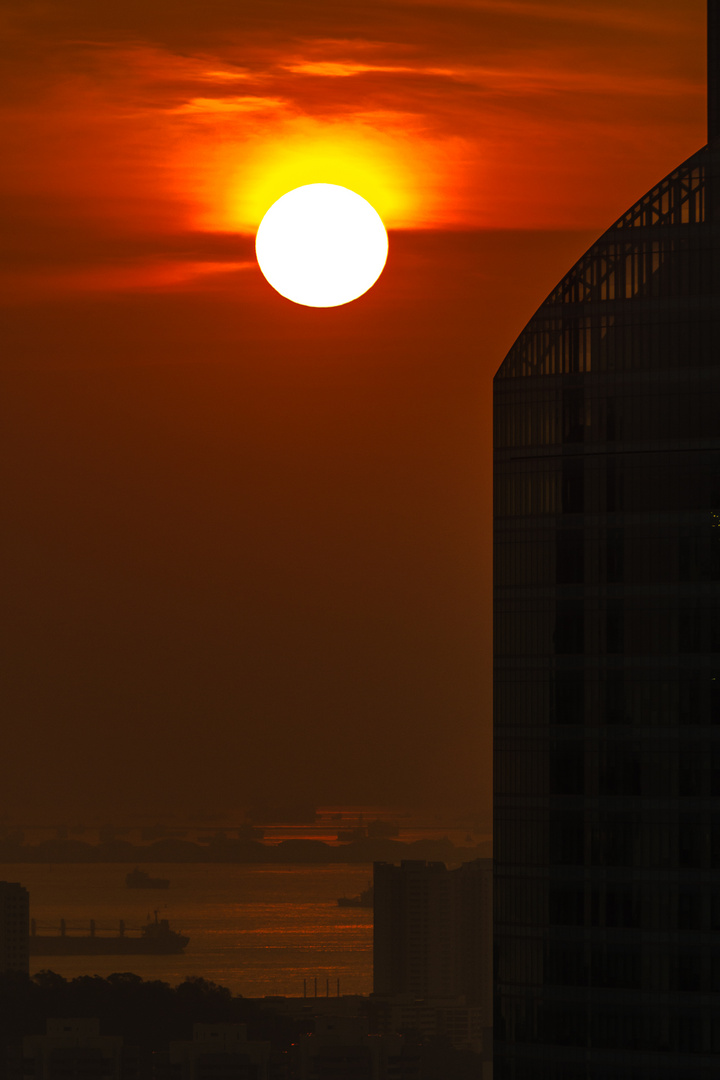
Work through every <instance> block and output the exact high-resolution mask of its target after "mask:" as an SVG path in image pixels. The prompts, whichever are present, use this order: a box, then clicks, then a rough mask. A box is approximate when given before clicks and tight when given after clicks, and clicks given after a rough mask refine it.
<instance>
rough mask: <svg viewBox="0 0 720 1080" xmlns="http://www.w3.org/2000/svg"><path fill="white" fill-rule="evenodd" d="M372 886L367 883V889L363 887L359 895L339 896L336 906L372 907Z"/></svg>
mask: <svg viewBox="0 0 720 1080" xmlns="http://www.w3.org/2000/svg"><path fill="white" fill-rule="evenodd" d="M372 906H373V887H372V885H370V884H369V883H368V887H367V889H363V891H362V892H361V893H360V895H359V896H339V897H338V907H372Z"/></svg>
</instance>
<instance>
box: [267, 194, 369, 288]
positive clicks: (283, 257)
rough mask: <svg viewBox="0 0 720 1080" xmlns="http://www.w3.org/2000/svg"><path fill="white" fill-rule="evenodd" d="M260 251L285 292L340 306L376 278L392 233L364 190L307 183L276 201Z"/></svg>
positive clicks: (274, 281) (276, 285) (269, 272)
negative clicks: (359, 192)
mask: <svg viewBox="0 0 720 1080" xmlns="http://www.w3.org/2000/svg"><path fill="white" fill-rule="evenodd" d="M255 252H256V254H257V261H258V263H259V264H260V269H261V270H262V272H263V274H264V275H265V277H266V278H267V280H268V281H269V282H270V284H271V285H272V287H273V288H274V289H276V290H277V291H278V292H279V293H280V294H281V296H285V297H286V298H287V299H288V300H292V301H293V302H294V303H295V304H304V305H305V306H306V307H337V306H338V305H339V304H348V303H350V301H351V300H357V298H358V296H362V294H363V293H365V292H367V290H368V289H369V288H370V287H371V286H372V285H374V284H375V282H376V281H377V279H378V278H379V277H380V274H381V273H382V271H383V267H384V266H385V261H386V259H387V253H388V237H387V232H386V231H385V226H384V225H383V223H382V220H381V218H380V215H379V214H378V213H377V211H376V210H374V209H373V207H372V206H371V205H370V203H369V202H367V200H366V199H363V197H362V196H361V195H358V194H356V192H354V191H350V189H349V188H346V187H340V186H339V185H338V184H305V185H304V186H303V187H298V188H294V189H293V191H288V192H287V194H285V195H283V196H282V197H281V198H280V199H278V200H277V202H275V203H273V205H272V206H271V207H270V209H269V210H268V212H267V213H266V214H265V217H264V218H263V219H262V221H261V222H260V227H259V228H258V231H257V236H256V238H255Z"/></svg>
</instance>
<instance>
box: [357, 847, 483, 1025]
mask: <svg viewBox="0 0 720 1080" xmlns="http://www.w3.org/2000/svg"><path fill="white" fill-rule="evenodd" d="M373 885H374V928H373V992H374V993H375V994H376V995H378V996H392V997H397V996H407V997H409V998H411V999H425V1000H428V999H439V998H463V999H464V1000H465V1002H466V1003H467V1004H468V1005H471V1006H477V1007H479V1009H480V1012H479V1014H478V1017H479V1023H480V1024H481V1026H489V1025H490V1023H491V966H492V960H491V957H492V864H491V861H490V860H489V859H476V860H474V861H473V862H469V863H463V864H462V865H461V866H459V867H456V868H455V869H453V870H448V869H447V867H446V866H445V863H441V862H423V861H422V860H419V859H407V860H405V861H403V862H402V863H401V864H400V865H399V866H394V865H393V864H392V863H375V867H374V877H373Z"/></svg>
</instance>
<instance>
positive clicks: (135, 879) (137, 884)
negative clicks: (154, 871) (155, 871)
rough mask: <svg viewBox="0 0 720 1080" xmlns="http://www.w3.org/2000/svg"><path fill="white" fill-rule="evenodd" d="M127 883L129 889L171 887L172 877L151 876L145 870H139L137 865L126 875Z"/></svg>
mask: <svg viewBox="0 0 720 1080" xmlns="http://www.w3.org/2000/svg"><path fill="white" fill-rule="evenodd" d="M125 884H126V885H127V887H128V889H169V888H170V878H166V877H150V875H149V874H148V873H146V871H145V870H138V868H137V866H136V867H135V869H134V870H131V871H130V873H129V874H126V875H125Z"/></svg>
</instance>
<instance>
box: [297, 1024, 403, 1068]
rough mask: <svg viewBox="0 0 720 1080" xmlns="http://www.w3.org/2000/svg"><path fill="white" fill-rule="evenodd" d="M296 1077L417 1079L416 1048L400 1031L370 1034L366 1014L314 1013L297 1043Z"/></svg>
mask: <svg viewBox="0 0 720 1080" xmlns="http://www.w3.org/2000/svg"><path fill="white" fill-rule="evenodd" d="M298 1049H299V1056H298V1063H297V1066H296V1067H295V1069H294V1070H293V1074H292V1075H293V1078H295V1077H296V1078H297V1080H420V1078H421V1066H420V1052H419V1050H418V1049H417V1047H413V1046H410V1045H408V1044H407V1041H406V1040H405V1039H403V1038H402V1036H400V1035H371V1034H369V1033H368V1021H367V1018H366V1017H347V1016H343V1017H339V1016H338V1017H330V1016H322V1017H317V1018H316V1020H315V1030H314V1032H313V1033H312V1034H308V1035H304V1036H302V1038H301V1039H300V1043H299V1048H298Z"/></svg>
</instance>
